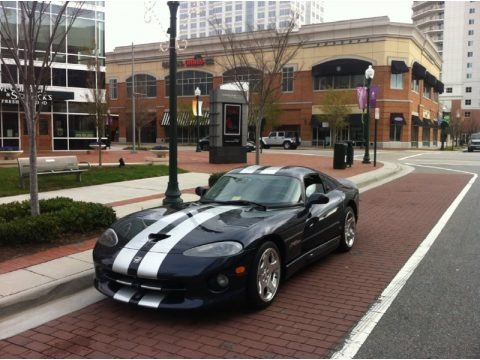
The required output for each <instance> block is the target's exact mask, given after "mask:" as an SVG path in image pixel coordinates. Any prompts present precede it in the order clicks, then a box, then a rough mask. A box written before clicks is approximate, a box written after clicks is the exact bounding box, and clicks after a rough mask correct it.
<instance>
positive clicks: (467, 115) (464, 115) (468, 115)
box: [463, 111, 471, 118]
mask: <svg viewBox="0 0 480 360" xmlns="http://www.w3.org/2000/svg"><path fill="white" fill-rule="evenodd" d="M470 116H471V113H470V111H465V113H464V114H463V117H466V118H469V117H470Z"/></svg>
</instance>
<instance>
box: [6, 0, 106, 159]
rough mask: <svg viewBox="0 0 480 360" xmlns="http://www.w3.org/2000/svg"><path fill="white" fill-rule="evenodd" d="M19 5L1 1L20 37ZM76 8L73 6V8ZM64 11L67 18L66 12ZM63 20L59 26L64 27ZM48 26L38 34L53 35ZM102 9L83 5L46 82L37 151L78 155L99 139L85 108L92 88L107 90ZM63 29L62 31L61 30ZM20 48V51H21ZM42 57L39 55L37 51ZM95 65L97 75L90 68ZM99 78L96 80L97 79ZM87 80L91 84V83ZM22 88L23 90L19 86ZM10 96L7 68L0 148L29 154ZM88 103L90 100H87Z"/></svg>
mask: <svg viewBox="0 0 480 360" xmlns="http://www.w3.org/2000/svg"><path fill="white" fill-rule="evenodd" d="M18 4H19V3H18V2H15V1H5V2H3V4H2V6H4V7H5V9H6V11H7V13H8V14H10V15H11V17H10V18H9V21H10V24H11V25H13V26H14V27H15V29H14V31H16V33H21V28H20V26H21V23H20V12H21V10H20V9H19V5H18ZM49 6H50V9H49V12H48V13H47V14H46V16H50V14H52V16H55V15H54V14H55V13H56V11H58V10H57V5H55V4H54V3H52V4H51V5H49ZM72 6H77V5H72ZM70 11H71V10H69V9H67V14H66V16H67V19H68V18H69V12H70ZM68 23H69V21H68V20H67V21H65V22H64V23H63V26H65V27H66V26H67V24H68ZM52 26H53V25H52V24H49V25H47V27H46V28H43V29H42V34H45V33H46V32H49V33H48V35H50V33H51V31H52V30H51V27H52ZM104 29H105V10H104V3H103V1H96V2H93V1H91V2H85V4H84V5H83V7H82V10H81V11H80V13H79V15H78V17H77V19H76V20H75V21H74V23H73V26H72V27H71V29H70V31H69V33H68V35H67V38H66V41H65V42H64V43H63V44H62V47H61V48H60V51H59V52H58V54H57V55H56V57H55V61H54V62H53V63H52V66H51V68H50V77H49V78H48V80H47V84H46V85H47V88H46V89H47V97H46V99H42V100H43V101H45V104H44V106H43V112H42V113H41V115H40V118H39V121H38V132H37V134H38V142H37V143H38V150H39V151H42V150H78V149H88V146H89V144H90V143H92V142H95V141H96V139H97V136H98V134H97V126H96V120H95V117H94V116H92V115H91V113H89V111H88V109H87V106H85V104H86V103H87V102H88V101H89V94H91V93H92V89H91V87H92V85H94V84H95V83H96V84H98V87H100V88H101V87H103V88H104V86H105V41H104V40H105V35H104ZM65 30H66V28H65V29H64V31H65ZM4 40H5V39H2V42H1V44H0V52H1V55H2V57H3V58H4V60H5V63H6V66H8V67H9V69H10V70H11V71H12V72H13V73H14V74H17V78H18V71H17V68H16V66H15V63H14V60H13V59H12V57H11V55H9V51H8V48H7V47H6V46H5V43H4ZM21 50H22V48H21V47H20V49H19V51H21ZM38 51H39V52H40V53H41V52H42V50H41V49H38ZM97 62H98V63H99V64H100V65H101V66H100V71H95V70H94V68H95V66H92V64H95V63H97ZM95 78H97V79H95ZM90 80H91V81H90ZM20 88H21V86H20ZM19 96H22V94H15V93H13V91H12V89H11V86H10V83H9V81H8V79H7V76H6V68H5V65H3V64H2V65H1V71H0V147H6V146H8V147H13V148H19V149H23V150H27V149H28V146H29V142H28V135H27V129H26V123H25V117H24V114H23V111H22V109H21V105H20V104H19V101H18V97H19ZM90 101H91V96H90Z"/></svg>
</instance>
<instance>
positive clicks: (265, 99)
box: [210, 15, 303, 164]
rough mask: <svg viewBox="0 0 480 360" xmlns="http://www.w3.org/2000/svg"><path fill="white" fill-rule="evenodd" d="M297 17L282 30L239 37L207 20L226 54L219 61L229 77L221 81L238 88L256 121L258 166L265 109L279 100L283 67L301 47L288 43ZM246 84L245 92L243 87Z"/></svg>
mask: <svg viewBox="0 0 480 360" xmlns="http://www.w3.org/2000/svg"><path fill="white" fill-rule="evenodd" d="M296 18H297V17H296V16H295V15H293V16H292V19H291V20H290V21H289V22H288V23H287V24H284V26H283V27H282V28H281V29H276V28H275V27H273V26H272V27H271V28H270V29H268V30H262V31H249V32H246V33H241V34H233V32H232V31H231V29H225V28H222V26H221V21H219V20H218V19H213V20H211V21H210V24H211V25H212V26H213V27H214V28H215V30H216V32H217V36H218V38H219V40H220V44H221V47H222V48H223V50H224V52H225V55H226V56H224V57H222V59H221V60H219V65H220V66H221V67H222V68H223V69H224V73H227V74H230V75H229V76H228V77H224V78H225V80H227V81H229V82H233V83H236V84H237V85H238V88H239V89H241V91H242V93H243V96H244V98H245V100H246V102H247V103H248V110H249V112H250V114H249V116H250V117H251V118H254V119H255V143H256V147H257V150H256V156H255V163H256V164H260V136H261V134H260V131H261V125H262V121H263V119H264V118H265V115H266V111H267V108H268V107H269V106H270V105H272V104H275V103H276V102H277V101H278V99H279V97H280V95H281V86H282V71H283V68H284V67H285V66H286V65H287V64H289V63H290V62H291V61H292V60H293V58H294V57H295V55H296V54H297V52H298V51H299V49H300V48H301V47H302V44H303V42H302V41H301V39H300V38H297V39H296V41H291V39H292V33H293V32H294V30H295V29H296ZM245 82H248V83H249V88H248V89H246V88H245V87H244V83H245Z"/></svg>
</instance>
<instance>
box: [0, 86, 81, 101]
mask: <svg viewBox="0 0 480 360" xmlns="http://www.w3.org/2000/svg"><path fill="white" fill-rule="evenodd" d="M73 95H74V94H73V92H64V91H46V92H45V93H44V94H38V95H37V104H40V103H41V104H42V105H48V104H49V103H51V102H52V101H54V100H70V99H73V98H74V96H73ZM24 96H25V94H24V91H23V89H22V88H20V91H19V92H17V91H16V90H15V89H12V88H9V87H0V103H2V104H15V105H18V104H19V102H20V98H23V97H24Z"/></svg>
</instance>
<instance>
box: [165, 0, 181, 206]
mask: <svg viewBox="0 0 480 360" xmlns="http://www.w3.org/2000/svg"><path fill="white" fill-rule="evenodd" d="M167 5H168V8H169V10H170V28H169V29H168V31H167V33H168V34H170V45H169V51H170V57H169V60H170V62H169V68H170V69H169V70H170V84H169V96H170V103H169V104H170V134H169V135H170V141H169V143H170V147H169V153H170V156H169V162H168V186H167V190H166V191H165V198H164V199H163V204H164V205H177V204H181V203H182V202H183V200H182V198H181V197H180V195H181V193H180V189H179V188H178V169H177V88H176V85H177V53H176V48H175V47H176V37H177V10H178V6H179V2H178V1H168V2H167Z"/></svg>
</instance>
